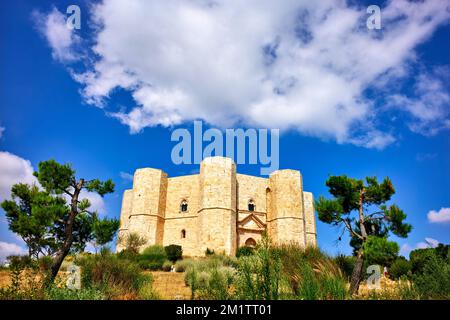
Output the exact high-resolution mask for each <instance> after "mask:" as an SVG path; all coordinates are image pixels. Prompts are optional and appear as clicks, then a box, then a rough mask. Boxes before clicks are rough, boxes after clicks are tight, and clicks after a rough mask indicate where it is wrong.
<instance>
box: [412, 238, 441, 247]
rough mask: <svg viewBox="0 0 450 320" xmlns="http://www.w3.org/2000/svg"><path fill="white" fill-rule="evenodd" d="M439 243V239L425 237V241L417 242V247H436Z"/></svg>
mask: <svg viewBox="0 0 450 320" xmlns="http://www.w3.org/2000/svg"><path fill="white" fill-rule="evenodd" d="M438 244H439V241H438V240H436V239H433V238H425V242H419V243H418V244H417V248H419V249H425V248H436V247H437V246H438Z"/></svg>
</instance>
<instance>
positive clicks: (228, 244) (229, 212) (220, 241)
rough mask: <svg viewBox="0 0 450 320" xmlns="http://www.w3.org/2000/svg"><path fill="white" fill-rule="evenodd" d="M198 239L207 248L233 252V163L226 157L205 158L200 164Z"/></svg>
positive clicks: (234, 192)
mask: <svg viewBox="0 0 450 320" xmlns="http://www.w3.org/2000/svg"><path fill="white" fill-rule="evenodd" d="M198 214H199V225H200V242H201V250H202V251H203V252H204V251H205V250H206V249H207V248H209V249H214V250H216V251H219V252H225V253H226V254H230V255H234V254H235V253H236V165H235V164H234V162H233V161H232V160H231V159H229V158H222V157H211V158H206V159H205V160H204V161H202V163H201V165H200V209H199V212H198Z"/></svg>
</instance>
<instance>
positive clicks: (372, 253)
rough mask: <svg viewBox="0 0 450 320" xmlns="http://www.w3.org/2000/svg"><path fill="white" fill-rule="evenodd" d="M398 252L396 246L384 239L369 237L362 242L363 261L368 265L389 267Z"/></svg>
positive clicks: (394, 243)
mask: <svg viewBox="0 0 450 320" xmlns="http://www.w3.org/2000/svg"><path fill="white" fill-rule="evenodd" d="M399 250H400V249H399V246H398V244H397V243H396V242H393V241H388V240H387V238H386V237H377V236H369V237H368V238H367V241H366V242H364V255H365V261H366V262H367V264H368V265H373V264H378V265H381V266H390V265H391V263H392V262H393V261H394V260H395V259H396V258H397V256H398V252H399Z"/></svg>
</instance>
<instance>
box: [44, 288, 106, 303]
mask: <svg viewBox="0 0 450 320" xmlns="http://www.w3.org/2000/svg"><path fill="white" fill-rule="evenodd" d="M106 298H107V296H106V295H105V293H104V292H103V291H102V290H100V289H97V288H81V289H77V290H75V289H69V288H65V287H57V286H55V285H52V286H50V287H49V288H47V289H46V290H45V299H47V300H105V299H106Z"/></svg>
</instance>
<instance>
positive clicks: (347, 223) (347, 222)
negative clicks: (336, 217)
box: [341, 219, 364, 240]
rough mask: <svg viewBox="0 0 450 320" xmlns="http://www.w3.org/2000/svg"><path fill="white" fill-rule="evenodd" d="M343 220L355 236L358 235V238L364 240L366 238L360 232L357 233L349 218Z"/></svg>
mask: <svg viewBox="0 0 450 320" xmlns="http://www.w3.org/2000/svg"><path fill="white" fill-rule="evenodd" d="M341 221H342V222H343V223H344V224H345V226H346V227H347V229H348V231H349V232H350V234H352V235H354V236H355V237H357V238H359V239H361V240H364V238H363V237H362V236H361V235H360V234H358V233H356V232H355V231H354V230H353V228H352V226H351V225H350V221H348V219H341Z"/></svg>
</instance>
